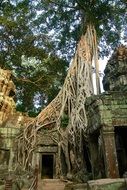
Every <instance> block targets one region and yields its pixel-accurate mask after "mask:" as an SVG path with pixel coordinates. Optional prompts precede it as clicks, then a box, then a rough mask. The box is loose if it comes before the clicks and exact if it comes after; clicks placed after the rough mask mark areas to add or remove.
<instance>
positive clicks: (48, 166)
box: [41, 154, 54, 179]
mask: <svg viewBox="0 0 127 190" xmlns="http://www.w3.org/2000/svg"><path fill="white" fill-rule="evenodd" d="M53 161H54V160H53V155H49V154H45V155H42V170H41V177H42V178H49V179H52V178H53Z"/></svg>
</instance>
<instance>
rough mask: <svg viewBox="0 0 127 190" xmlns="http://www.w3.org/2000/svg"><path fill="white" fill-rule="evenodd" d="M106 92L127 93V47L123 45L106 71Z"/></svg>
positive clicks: (115, 53) (117, 50)
mask: <svg viewBox="0 0 127 190" xmlns="http://www.w3.org/2000/svg"><path fill="white" fill-rule="evenodd" d="M104 74H105V76H104V78H103V87H104V90H105V91H124V92H125V91H127V47H126V46H124V45H121V46H120V47H118V48H117V49H116V51H115V52H114V53H113V55H112V57H111V58H110V59H109V61H108V63H107V65H106V68H105V70H104Z"/></svg>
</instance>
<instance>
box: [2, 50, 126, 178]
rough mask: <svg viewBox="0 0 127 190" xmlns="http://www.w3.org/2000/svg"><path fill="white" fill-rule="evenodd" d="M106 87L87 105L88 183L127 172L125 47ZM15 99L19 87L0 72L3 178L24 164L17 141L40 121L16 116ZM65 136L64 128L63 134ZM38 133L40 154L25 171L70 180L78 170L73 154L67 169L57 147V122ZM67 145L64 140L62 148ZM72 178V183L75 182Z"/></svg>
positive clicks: (106, 73)
mask: <svg viewBox="0 0 127 190" xmlns="http://www.w3.org/2000/svg"><path fill="white" fill-rule="evenodd" d="M103 86H104V90H105V92H104V93H101V94H99V95H92V96H90V97H88V98H87V99H86V102H85V103H84V107H85V110H86V116H87V121H88V124H87V128H86V130H85V136H86V139H87V140H86V139H84V140H83V155H82V156H83V159H84V163H85V164H84V165H83V167H84V166H85V167H86V168H85V172H86V174H87V175H88V176H90V178H89V177H88V178H87V180H89V179H102V178H122V177H123V176H124V174H125V173H126V172H127V138H126V133H127V47H125V46H120V47H119V48H117V49H116V50H115V52H114V53H113V55H112V56H111V58H110V59H109V61H108V63H107V66H106V68H105V71H104V78H103ZM14 96H15V85H14V83H13V81H12V79H11V72H10V71H8V70H3V69H0V173H2V172H3V173H7V172H8V171H13V170H15V168H16V166H17V160H18V162H19V163H20V159H21V157H20V156H19V158H18V159H17V157H18V154H19V152H18V146H16V142H17V138H18V137H19V136H20V134H21V133H22V132H23V131H24V129H25V127H26V126H30V127H31V128H32V127H33V126H34V125H35V123H36V122H35V121H40V120H41V119H42V118H41V115H39V116H38V117H37V118H29V117H28V116H26V115H24V114H23V113H20V112H17V111H16V104H15V102H14V100H13V98H14ZM52 109H53V108H52ZM52 113H53V112H52ZM53 114H54V113H53ZM43 117H44V116H43ZM45 118H46V119H47V116H45ZM64 122H65V123H64V125H67V122H68V118H64ZM29 123H30V124H29ZM36 125H37V124H36ZM66 130H67V129H66V128H63V129H62V133H65V131H66ZM38 131H39V138H37V142H36V148H35V147H33V156H32V162H31V163H29V164H28V163H26V166H27V168H29V167H35V165H38V167H39V175H40V177H41V178H42V179H43V178H51V179H54V178H60V175H61V173H62V176H63V177H68V176H69V175H68V174H70V173H69V172H70V171H71V168H73V166H74V165H75V163H74V159H73V152H71V151H70V152H69V155H70V158H69V159H70V163H71V164H70V165H69V162H68V159H67V157H66V155H65V154H64V153H63V152H62V150H61V149H60V146H59V145H60V144H59V143H58V142H59V139H60V133H58V130H57V126H56V123H55V121H52V122H50V123H49V124H48V125H46V126H45V125H44V126H43V130H42V129H41V128H40V129H39V130H38ZM60 132H61V131H60ZM65 141H66V138H65V139H64V140H63V141H62V143H64V142H65ZM67 151H69V149H68V150H67ZM60 161H61V163H60ZM24 162H25V160H24ZM60 164H61V167H60ZM59 170H61V173H60V171H59ZM68 178H69V179H70V178H71V179H72V176H69V177H68Z"/></svg>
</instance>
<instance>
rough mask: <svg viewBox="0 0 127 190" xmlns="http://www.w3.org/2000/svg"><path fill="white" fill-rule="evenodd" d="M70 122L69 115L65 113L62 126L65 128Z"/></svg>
mask: <svg viewBox="0 0 127 190" xmlns="http://www.w3.org/2000/svg"><path fill="white" fill-rule="evenodd" d="M68 123H69V117H68V115H67V114H65V113H64V115H63V116H62V118H61V127H62V128H63V129H64V128H66V127H67V126H68Z"/></svg>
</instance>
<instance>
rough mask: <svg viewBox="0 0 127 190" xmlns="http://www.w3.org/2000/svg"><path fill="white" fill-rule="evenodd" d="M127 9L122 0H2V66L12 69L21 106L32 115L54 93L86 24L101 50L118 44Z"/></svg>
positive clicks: (19, 106) (0, 62)
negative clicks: (92, 29)
mask: <svg viewBox="0 0 127 190" xmlns="http://www.w3.org/2000/svg"><path fill="white" fill-rule="evenodd" d="M126 8H127V4H126V1H124V0H96V1H95V0H69V1H68V0H42V1H40V0H36V1H35V0H33V1H31V0H3V1H1V2H0V36H1V38H0V44H1V45H0V66H1V67H2V68H6V69H11V70H13V72H14V76H15V77H14V80H15V81H14V82H15V83H16V86H17V108H18V109H19V110H22V111H25V112H26V111H27V112H29V114H32V115H33V114H34V113H37V112H38V111H39V110H40V108H41V107H44V106H45V105H47V104H48V103H49V102H50V101H51V100H52V99H53V98H54V97H55V96H56V94H57V93H58V91H59V89H60V87H61V86H62V84H63V81H64V78H65V76H66V70H67V66H68V62H67V61H66V60H70V58H71V57H72V54H73V52H74V49H75V46H76V43H77V41H78V40H79V38H80V36H81V34H82V33H84V32H85V30H86V26H87V24H88V23H92V24H93V25H94V26H95V28H96V31H97V35H98V42H99V50H100V53H101V55H107V54H108V53H109V51H110V49H111V48H115V47H116V46H117V44H119V43H120V38H121V32H123V34H124V33H125V31H126V23H127V16H126ZM23 56H24V60H23ZM31 61H32V63H31ZM24 62H26V64H24Z"/></svg>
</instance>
